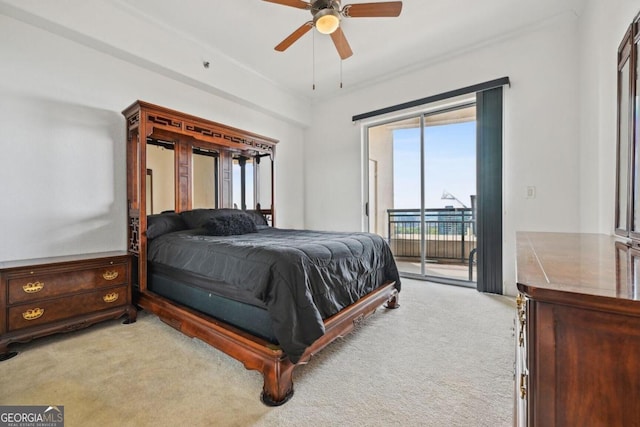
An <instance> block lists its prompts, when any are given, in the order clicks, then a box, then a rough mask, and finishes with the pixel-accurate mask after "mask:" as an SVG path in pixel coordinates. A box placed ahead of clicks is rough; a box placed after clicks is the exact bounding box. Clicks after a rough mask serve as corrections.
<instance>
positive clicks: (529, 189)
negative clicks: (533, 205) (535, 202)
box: [527, 185, 536, 199]
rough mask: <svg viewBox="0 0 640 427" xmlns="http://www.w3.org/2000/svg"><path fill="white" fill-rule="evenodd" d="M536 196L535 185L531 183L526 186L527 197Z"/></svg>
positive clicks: (532, 197) (533, 197)
mask: <svg viewBox="0 0 640 427" xmlns="http://www.w3.org/2000/svg"><path fill="white" fill-rule="evenodd" d="M535 198H536V187H535V186H533V185H529V186H527V199H535Z"/></svg>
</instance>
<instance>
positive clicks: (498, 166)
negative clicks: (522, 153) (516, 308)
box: [476, 87, 502, 294]
mask: <svg viewBox="0 0 640 427" xmlns="http://www.w3.org/2000/svg"><path fill="white" fill-rule="evenodd" d="M476 129H477V130H476V132H477V135H476V144H477V146H476V150H477V151H476V158H477V172H476V173H477V174H478V175H477V186H478V189H477V190H478V192H477V194H478V198H477V200H476V203H477V206H476V209H477V212H476V226H477V238H478V240H477V241H478V249H477V254H476V256H477V260H478V264H477V265H478V277H477V289H478V291H480V292H488V293H494V294H502V87H496V88H493V89H489V90H485V91H482V92H477V94H476Z"/></svg>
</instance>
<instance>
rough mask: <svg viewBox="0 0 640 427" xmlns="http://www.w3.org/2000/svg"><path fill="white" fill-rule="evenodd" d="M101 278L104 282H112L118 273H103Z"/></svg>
mask: <svg viewBox="0 0 640 427" xmlns="http://www.w3.org/2000/svg"><path fill="white" fill-rule="evenodd" d="M102 277H104V278H105V280H114V279H115V278H116V277H118V272H117V271H115V270H114V271H105V272H104V273H102Z"/></svg>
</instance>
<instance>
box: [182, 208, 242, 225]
mask: <svg viewBox="0 0 640 427" xmlns="http://www.w3.org/2000/svg"><path fill="white" fill-rule="evenodd" d="M237 212H241V211H239V210H238V209H229V208H224V209H193V210H190V211H184V212H181V213H180V216H181V217H182V219H183V220H184V222H185V223H186V224H187V227H189V228H190V229H195V228H203V227H204V224H205V223H206V222H208V221H209V220H210V219H211V218H217V217H220V216H226V215H232V214H233V213H237Z"/></svg>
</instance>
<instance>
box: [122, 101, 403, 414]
mask: <svg viewBox="0 0 640 427" xmlns="http://www.w3.org/2000/svg"><path fill="white" fill-rule="evenodd" d="M122 114H123V115H124V116H125V118H126V123H127V198H128V246H129V248H128V250H129V252H130V253H131V254H132V255H133V257H134V265H137V277H134V283H135V282H136V279H137V292H136V295H137V301H136V303H137V304H138V305H139V306H140V307H142V308H143V309H145V310H148V311H150V312H152V313H154V314H156V315H157V316H158V317H159V318H160V319H161V320H162V321H164V322H165V323H167V324H168V325H170V326H172V327H174V328H175V329H177V330H179V331H180V332H182V333H184V334H185V335H188V336H190V337H196V338H199V339H201V340H202V341H204V342H206V343H208V344H210V345H211V346H213V347H215V348H217V349H219V350H221V351H223V352H224V353H226V354H228V355H229V356H231V357H233V358H235V359H237V360H239V361H240V362H242V363H243V364H244V366H245V367H246V368H247V369H252V370H257V371H259V372H261V373H262V375H263V377H264V386H263V391H262V395H261V399H262V401H263V402H264V403H265V404H266V405H269V406H277V405H281V404H283V403H285V402H287V401H288V400H289V399H290V398H291V396H292V395H293V381H292V376H293V370H294V368H295V367H296V366H297V365H299V364H304V363H306V362H308V360H309V359H310V358H311V356H313V355H314V354H315V353H317V352H318V351H320V350H321V349H323V348H324V347H326V346H327V345H328V344H330V343H331V342H332V341H334V340H335V339H337V338H339V337H341V336H344V335H346V334H347V333H349V332H350V331H352V330H353V329H354V328H355V327H356V326H358V325H359V324H360V323H362V321H363V320H364V319H365V318H366V317H368V316H369V315H371V314H372V313H373V312H374V311H375V310H376V309H377V308H378V307H379V306H381V305H382V304H384V303H385V302H386V307H387V308H397V307H399V304H398V291H397V290H396V288H395V283H393V282H388V283H385V284H384V285H383V286H381V287H380V288H378V289H376V290H375V291H373V292H372V293H370V294H368V295H366V296H365V297H363V298H361V299H360V300H359V301H358V302H356V303H355V304H353V305H351V306H349V307H347V308H345V309H344V310H342V311H340V312H339V313H337V314H335V315H334V316H332V317H330V318H328V319H326V320H325V321H324V324H325V331H326V332H325V334H324V335H323V336H322V337H320V338H319V339H318V340H316V341H315V343H314V344H312V345H311V346H310V347H308V348H307V350H306V351H305V353H304V354H303V356H302V357H301V359H300V361H299V362H298V363H297V364H295V365H294V364H293V363H292V362H291V361H290V360H289V358H288V357H287V355H286V354H285V353H284V352H283V351H282V350H281V349H280V348H279V347H278V346H275V345H274V344H272V343H269V342H267V341H265V340H263V339H261V338H258V337H256V336H253V335H251V334H248V333H246V332H244V331H242V330H239V329H238V328H235V327H233V326H231V325H229V324H225V323H223V322H221V321H219V320H217V319H214V318H213V317H210V316H207V315H205V314H203V313H201V312H198V311H196V310H193V309H191V308H189V307H186V306H183V305H181V304H178V303H175V302H173V301H170V300H168V299H166V298H164V297H162V296H160V295H157V294H155V293H154V292H151V291H150V290H148V289H147V263H146V259H147V238H146V226H147V223H146V222H147V221H146V220H147V208H146V185H145V177H146V174H147V164H146V146H147V138H149V137H151V138H158V139H162V140H164V141H171V142H172V143H173V144H174V147H175V177H176V179H175V196H176V206H175V210H176V212H181V211H184V210H189V209H191V206H192V200H191V199H192V196H191V188H192V187H191V182H192V161H191V153H192V151H193V148H210V149H215V150H216V151H218V152H219V153H220V154H219V162H220V168H219V173H220V176H219V180H218V182H219V183H220V184H219V185H220V187H221V188H220V190H221V191H219V193H218V194H219V200H218V203H219V206H220V207H231V206H232V200H231V197H232V185H233V183H232V181H231V167H232V156H233V155H237V154H239V153H240V154H242V155H243V156H246V157H256V156H265V155H268V156H269V157H270V158H271V159H272V160H273V159H274V156H275V145H276V144H277V141H276V140H274V139H271V138H266V137H264V136H260V135H256V134H253V133H250V132H246V131H243V130H240V129H236V128H231V127H229V126H225V125H222V124H219V123H216V122H212V121H209V120H204V119H201V118H198V117H194V116H190V115H187V114H184V113H180V112H178V111H174V110H169V109H167V108H164V107H159V106H157V105H153V104H149V103H146V102H142V101H137V102H135V103H134V104H132V105H131V106H129V107H128V108H127V109H125V110H124V111H123V112H122ZM271 168H272V170H271V182H270V185H271V190H272V191H271V206H270V207H269V208H265V207H263V209H260V210H261V211H262V212H263V214H265V215H267V216H269V217H270V220H271V223H272V225H275V214H274V210H273V206H274V203H273V202H274V191H273V187H274V186H273V176H274V175H273V162H271ZM134 267H135V266H134Z"/></svg>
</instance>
